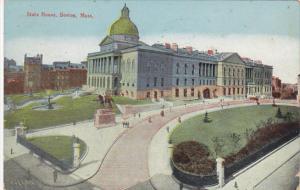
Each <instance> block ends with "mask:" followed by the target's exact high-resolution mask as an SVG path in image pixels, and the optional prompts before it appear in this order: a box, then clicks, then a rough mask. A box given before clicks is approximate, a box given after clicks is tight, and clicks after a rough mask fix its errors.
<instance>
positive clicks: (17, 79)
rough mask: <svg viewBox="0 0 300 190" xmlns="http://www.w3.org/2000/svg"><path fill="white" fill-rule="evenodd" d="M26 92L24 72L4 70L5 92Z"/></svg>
mask: <svg viewBox="0 0 300 190" xmlns="http://www.w3.org/2000/svg"><path fill="white" fill-rule="evenodd" d="M23 92H24V72H23V71H18V72H4V93H5V94H20V93H23Z"/></svg>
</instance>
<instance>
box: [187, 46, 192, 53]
mask: <svg viewBox="0 0 300 190" xmlns="http://www.w3.org/2000/svg"><path fill="white" fill-rule="evenodd" d="M185 49H186V51H187V52H188V54H192V53H193V47H192V46H186V47H185Z"/></svg>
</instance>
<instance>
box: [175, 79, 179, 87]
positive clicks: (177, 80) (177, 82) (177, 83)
mask: <svg viewBox="0 0 300 190" xmlns="http://www.w3.org/2000/svg"><path fill="white" fill-rule="evenodd" d="M176 85H177V86H179V78H177V79H176Z"/></svg>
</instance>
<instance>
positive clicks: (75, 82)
mask: <svg viewBox="0 0 300 190" xmlns="http://www.w3.org/2000/svg"><path fill="white" fill-rule="evenodd" d="M86 78H87V70H86V65H85V64H75V63H71V62H70V61H65V62H61V61H60V62H58V61H57V62H53V65H44V64H43V55H40V54H38V55H37V56H33V57H29V56H27V55H25V57H24V71H20V72H5V77H4V79H5V91H4V92H5V94H12V93H24V92H26V93H30V92H36V91H40V90H44V89H55V90H64V89H68V88H76V87H81V86H82V85H83V84H86Z"/></svg>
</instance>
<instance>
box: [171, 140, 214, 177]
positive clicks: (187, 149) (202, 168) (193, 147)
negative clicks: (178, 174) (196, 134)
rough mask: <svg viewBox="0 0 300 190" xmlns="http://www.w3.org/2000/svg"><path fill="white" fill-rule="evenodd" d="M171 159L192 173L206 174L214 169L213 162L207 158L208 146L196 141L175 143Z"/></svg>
mask: <svg viewBox="0 0 300 190" xmlns="http://www.w3.org/2000/svg"><path fill="white" fill-rule="evenodd" d="M172 159H173V161H174V163H175V165H176V166H177V167H179V168H180V169H182V170H184V171H187V172H191V173H194V174H202V175H207V174H210V173H212V172H214V169H215V162H214V161H213V160H210V159H209V151H208V148H207V147H206V146H205V145H203V144H199V143H198V142H196V141H186V142H182V143H180V144H178V145H176V146H175V148H174V151H173V157H172Z"/></svg>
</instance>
